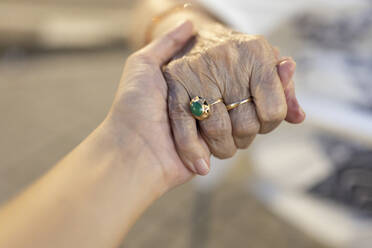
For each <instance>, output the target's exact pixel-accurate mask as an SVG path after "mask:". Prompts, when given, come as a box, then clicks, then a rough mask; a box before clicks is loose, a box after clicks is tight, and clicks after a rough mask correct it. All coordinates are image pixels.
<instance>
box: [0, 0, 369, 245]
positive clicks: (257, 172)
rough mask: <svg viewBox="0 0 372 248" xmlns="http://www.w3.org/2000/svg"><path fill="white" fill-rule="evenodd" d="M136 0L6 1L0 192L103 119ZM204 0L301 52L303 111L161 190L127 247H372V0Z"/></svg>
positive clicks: (290, 51) (2, 5)
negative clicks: (299, 118) (303, 118)
mask: <svg viewBox="0 0 372 248" xmlns="http://www.w3.org/2000/svg"><path fill="white" fill-rule="evenodd" d="M136 2H137V1H133V0H132V1H129V0H105V1H98V0H89V1H88V0H64V1H62V0H49V1H45V0H33V1H32V2H30V1H26V0H1V1H0V114H1V121H0V158H1V159H0V204H2V203H4V202H5V201H7V200H8V199H9V198H10V197H12V196H14V195H15V194H17V193H18V192H19V191H20V190H21V189H23V188H24V187H26V186H27V185H29V184H30V183H31V182H32V181H34V180H35V179H37V178H38V177H40V176H41V175H42V174H43V173H45V172H46V171H47V170H48V169H50V168H51V166H53V165H54V164H55V163H56V162H57V161H58V160H59V159H61V158H62V157H63V156H64V155H65V154H66V153H68V152H69V151H70V150H72V149H73V148H74V147H75V146H76V145H77V144H79V142H80V141H81V140H82V139H83V138H84V137H86V136H87V135H88V134H89V133H90V132H91V131H92V130H93V129H94V128H95V127H96V126H97V125H98V124H99V123H100V122H101V121H102V120H103V118H104V117H105V115H106V114H107V112H108V110H109V107H110V105H111V102H112V100H113V97H114V94H115V91H116V87H117V85H118V82H119V79H120V76H121V71H122V68H123V65H124V62H125V59H126V57H127V56H128V54H130V52H131V50H130V47H129V43H128V38H129V37H128V36H129V29H130V28H131V20H132V14H133V11H132V9H133V6H134V5H135V4H136ZM204 2H205V4H206V6H207V7H208V6H213V8H211V11H213V12H214V14H216V15H220V16H221V18H222V19H225V20H226V22H228V23H230V24H231V25H232V26H234V27H236V28H237V29H240V30H242V31H245V32H247V33H260V34H264V35H265V36H267V37H268V39H269V41H270V42H272V43H273V44H274V45H277V46H279V47H280V48H281V50H282V52H283V54H284V55H292V56H294V58H295V60H296V61H297V66H298V72H297V75H296V82H298V88H299V90H298V93H299V97H300V101H301V102H302V103H303V106H304V109H305V111H307V114H308V120H307V123H306V124H304V125H301V126H297V127H293V126H289V125H284V126H283V127H281V128H280V129H278V130H277V131H276V132H274V134H272V135H271V136H270V137H269V138H266V139H262V138H261V137H259V138H258V141H257V142H256V143H255V144H254V145H253V146H252V147H251V148H250V149H249V151H248V152H240V153H239V154H238V155H237V156H236V157H235V158H234V159H230V160H227V161H218V160H214V161H213V164H214V167H213V169H212V173H211V175H210V176H208V177H205V178H198V179H196V180H194V181H193V182H191V183H189V184H186V185H184V186H182V187H180V188H178V189H176V190H174V191H172V192H170V193H169V194H167V195H166V196H164V197H163V198H162V199H160V200H159V201H157V202H156V203H155V205H153V206H152V207H151V208H150V209H149V210H148V211H147V212H146V213H145V215H144V216H143V217H142V218H141V219H140V220H139V222H138V223H137V224H136V225H135V227H134V228H133V230H132V231H131V232H130V234H129V235H128V237H127V239H126V240H125V242H124V243H123V245H122V247H125V248H131V247H180V248H182V247H214V248H217V247H228V246H231V247H247V246H248V247H254V248H269V247H270V248H271V247H276V248H281V247H283V248H284V247H286V248H291V247H296V248H299V247H304V248H315V247H316V248H323V247H324V248H325V247H357V248H364V247H371V245H370V244H372V228H371V222H372V218H371V212H372V152H371V147H372V138H371V137H372V87H371V85H372V82H371V77H370V72H372V7H371V2H370V1H355V2H352V1H329V2H328V5H327V4H325V2H322V1H312V2H315V3H316V4H315V7H314V6H310V5H309V4H306V3H300V2H301V1H292V2H291V1H290V0H285V1H281V4H278V2H279V1H270V0H267V1H262V2H259V3H257V2H258V1H244V4H242V6H240V7H239V6H238V7H239V8H238V9H240V11H242V10H243V11H246V12H243V13H247V15H242V14H240V15H238V14H236V13H237V12H236V11H237V7H235V9H234V8H228V6H227V7H226V5H227V4H228V3H226V2H225V1H213V0H209V1H208V0H205V1H204ZM237 2H239V1H237ZM240 2H242V1H240ZM295 2H297V4H295ZM248 3H249V4H248ZM243 5H244V6H243ZM272 5H274V8H273V6H272ZM269 6H270V8H269ZM222 12H223V13H222ZM230 17H231V18H230ZM239 18H240V19H239ZM249 18H251V19H249ZM260 20H261V21H260ZM241 23H245V24H246V25H245V26H242V25H241ZM288 151H291V152H288Z"/></svg>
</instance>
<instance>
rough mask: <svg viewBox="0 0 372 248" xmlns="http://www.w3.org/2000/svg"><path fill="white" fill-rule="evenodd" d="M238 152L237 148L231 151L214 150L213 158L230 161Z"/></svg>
mask: <svg viewBox="0 0 372 248" xmlns="http://www.w3.org/2000/svg"><path fill="white" fill-rule="evenodd" d="M236 152H237V149H236V147H233V148H230V149H226V148H224V149H219V150H214V151H212V154H213V156H215V157H216V158H219V159H228V158H232V157H233V156H234V155H235V153H236Z"/></svg>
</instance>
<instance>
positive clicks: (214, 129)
mask: <svg viewBox="0 0 372 248" xmlns="http://www.w3.org/2000/svg"><path fill="white" fill-rule="evenodd" d="M204 131H205V134H206V135H207V136H208V137H213V138H219V137H224V136H226V135H231V124H230V123H228V122H227V121H224V120H220V121H217V122H213V123H210V124H208V125H207V126H206V127H205V128H204Z"/></svg>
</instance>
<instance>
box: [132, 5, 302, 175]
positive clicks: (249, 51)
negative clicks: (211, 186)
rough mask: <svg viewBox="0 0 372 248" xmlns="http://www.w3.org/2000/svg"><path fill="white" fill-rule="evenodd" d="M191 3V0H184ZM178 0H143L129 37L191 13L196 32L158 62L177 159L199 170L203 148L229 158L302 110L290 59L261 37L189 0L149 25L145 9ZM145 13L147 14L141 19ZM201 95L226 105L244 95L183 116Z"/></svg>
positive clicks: (204, 162)
mask: <svg viewBox="0 0 372 248" xmlns="http://www.w3.org/2000/svg"><path fill="white" fill-rule="evenodd" d="M189 2H190V1H189ZM182 3H185V2H184V1H176V0H144V1H142V2H141V3H140V4H139V6H140V8H139V14H138V15H136V16H139V15H141V14H142V13H143V12H146V13H151V14H150V15H149V14H147V15H143V14H142V15H141V16H143V17H144V19H141V20H142V22H141V23H139V25H136V34H138V35H134V36H135V37H142V40H137V42H139V43H140V42H141V41H142V42H143V39H144V38H145V37H143V35H142V36H141V35H140V34H144V33H146V31H148V28H149V27H150V28H152V30H151V32H150V33H151V35H152V36H151V37H158V36H159V35H161V34H162V33H164V32H166V30H169V29H170V28H172V27H173V26H174V25H175V23H178V22H180V21H183V20H185V19H189V20H192V22H193V24H194V29H195V31H194V32H195V33H196V34H197V35H196V38H195V40H194V41H193V43H192V44H191V45H189V47H188V48H187V49H185V51H183V52H181V54H178V55H177V57H176V58H174V59H173V60H172V61H171V62H170V63H169V64H168V65H167V66H166V68H165V69H164V71H165V76H166V81H167V83H168V87H169V92H168V93H169V98H168V107H169V117H170V120H171V127H172V131H173V135H174V140H175V143H176V146H177V150H178V153H179V155H180V157H181V159H182V161H183V162H184V164H185V165H186V166H187V167H188V168H189V169H190V170H191V171H193V172H195V173H197V174H199V175H206V174H208V172H209V170H210V162H209V157H210V154H212V155H214V156H215V157H218V158H222V159H225V158H230V157H232V156H233V155H234V154H235V153H236V151H237V149H246V148H247V147H248V146H249V145H250V144H251V143H252V142H253V140H254V138H255V137H256V135H257V134H266V133H269V132H271V131H273V130H274V129H275V128H276V127H277V126H279V124H280V123H281V122H282V121H284V120H286V121H287V122H289V123H301V122H302V121H303V120H304V119H305V113H304V111H303V110H302V108H301V107H300V105H299V103H298V101H297V98H296V96H295V90H294V82H293V80H292V77H293V74H294V71H295V67H296V63H295V62H294V61H293V59H292V58H285V57H284V58H281V57H280V55H279V51H278V49H277V48H274V47H273V46H272V45H270V43H269V42H268V41H267V40H266V39H265V38H264V37H262V36H259V35H248V34H242V33H239V32H236V31H234V30H231V29H230V28H228V27H226V26H225V25H223V24H221V23H220V22H219V21H218V20H216V18H214V17H212V15H210V14H209V13H208V12H207V11H206V10H205V9H204V8H202V7H201V6H199V5H197V1H191V3H193V5H192V7H189V8H185V9H181V10H180V9H178V10H177V11H174V12H171V13H169V14H167V15H165V16H163V18H161V19H160V21H158V23H157V24H156V25H154V26H149V22H151V16H157V15H159V13H164V10H165V9H167V8H168V9H169V8H172V6H182ZM146 17H148V19H146ZM195 96H201V97H204V98H206V99H207V100H209V102H213V101H215V100H216V99H219V98H222V99H223V100H224V102H225V104H230V103H234V102H239V101H241V100H244V99H247V98H249V97H253V98H254V102H250V103H247V104H244V105H241V106H239V107H238V108H236V109H233V110H231V111H227V110H226V108H225V105H224V104H222V103H220V104H216V105H214V106H213V108H212V110H211V112H212V114H211V116H210V117H209V118H208V119H206V120H203V121H198V122H196V121H195V119H194V118H193V117H192V116H191V115H190V110H189V102H190V99H192V98H193V97H195Z"/></svg>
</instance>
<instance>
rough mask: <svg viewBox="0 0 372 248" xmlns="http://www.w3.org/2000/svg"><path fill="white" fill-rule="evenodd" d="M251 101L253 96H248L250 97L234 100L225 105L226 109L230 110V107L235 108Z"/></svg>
mask: <svg viewBox="0 0 372 248" xmlns="http://www.w3.org/2000/svg"><path fill="white" fill-rule="evenodd" d="M252 101H253V97H250V98H247V99H244V100H242V101H240V102H234V103H232V104H229V105H226V109H227V111H230V110H232V109H234V108H236V107H238V106H240V105H242V104H244V103H247V102H252Z"/></svg>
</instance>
